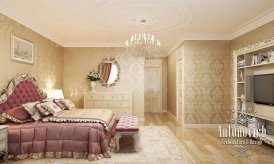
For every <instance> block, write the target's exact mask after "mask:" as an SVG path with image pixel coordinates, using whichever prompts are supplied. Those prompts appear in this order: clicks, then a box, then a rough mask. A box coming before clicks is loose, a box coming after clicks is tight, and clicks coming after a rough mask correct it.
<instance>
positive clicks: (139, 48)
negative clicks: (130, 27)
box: [125, 19, 161, 57]
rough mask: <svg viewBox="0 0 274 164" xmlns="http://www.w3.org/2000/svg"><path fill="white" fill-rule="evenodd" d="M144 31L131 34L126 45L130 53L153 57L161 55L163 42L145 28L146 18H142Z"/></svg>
mask: <svg viewBox="0 0 274 164" xmlns="http://www.w3.org/2000/svg"><path fill="white" fill-rule="evenodd" d="M140 23H141V27H142V31H141V32H139V33H135V34H133V35H131V38H130V39H129V40H126V42H125V46H126V48H127V50H128V51H129V54H131V55H133V56H143V57H151V56H157V55H159V49H160V47H161V42H160V41H159V40H158V39H156V38H155V37H154V35H153V34H150V33H148V32H146V31H145V30H144V25H145V23H146V20H145V19H141V20H140Z"/></svg>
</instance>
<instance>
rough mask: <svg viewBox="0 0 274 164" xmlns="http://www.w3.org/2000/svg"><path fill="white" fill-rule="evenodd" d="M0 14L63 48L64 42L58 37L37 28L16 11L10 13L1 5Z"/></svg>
mask: <svg viewBox="0 0 274 164" xmlns="http://www.w3.org/2000/svg"><path fill="white" fill-rule="evenodd" d="M0 13H2V14H4V15H6V16H7V17H9V18H11V19H13V20H15V21H16V22H18V23H20V24H22V25H24V26H26V27H27V28H29V29H31V30H33V31H35V32H37V33H38V34H41V35H42V36H44V37H46V38H47V39H49V40H51V41H53V42H55V43H56V44H58V45H60V46H63V43H62V41H60V40H59V39H57V38H56V37H54V36H52V35H51V34H49V33H48V32H46V31H44V30H42V29H40V28H37V27H36V26H35V25H34V24H33V23H32V22H31V21H30V20H27V19H25V18H23V17H21V16H20V15H19V14H16V13H15V12H14V11H10V9H8V8H6V7H4V6H3V5H1V4H0Z"/></svg>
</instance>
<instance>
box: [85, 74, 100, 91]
mask: <svg viewBox="0 0 274 164" xmlns="http://www.w3.org/2000/svg"><path fill="white" fill-rule="evenodd" d="M87 79H89V80H90V86H91V91H92V92H96V91H95V87H96V81H99V80H100V74H99V73H98V72H94V71H91V72H89V74H88V75H87Z"/></svg>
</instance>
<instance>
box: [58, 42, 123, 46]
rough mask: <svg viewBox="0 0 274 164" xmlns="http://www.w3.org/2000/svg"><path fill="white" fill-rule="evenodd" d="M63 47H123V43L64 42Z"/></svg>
mask: <svg viewBox="0 0 274 164" xmlns="http://www.w3.org/2000/svg"><path fill="white" fill-rule="evenodd" d="M63 47H124V42H65V43H64V44H63Z"/></svg>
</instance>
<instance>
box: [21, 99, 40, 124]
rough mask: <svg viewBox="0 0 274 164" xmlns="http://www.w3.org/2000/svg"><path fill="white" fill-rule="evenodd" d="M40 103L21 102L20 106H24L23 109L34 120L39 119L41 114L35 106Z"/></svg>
mask: <svg viewBox="0 0 274 164" xmlns="http://www.w3.org/2000/svg"><path fill="white" fill-rule="evenodd" d="M38 103H40V102H39V101H36V102H31V103H26V104H23V105H22V106H23V107H24V108H25V110H26V111H27V112H28V113H29V114H30V116H31V118H32V119H34V120H35V121H38V120H40V119H41V115H40V113H39V111H38V110H37V109H36V108H35V105H36V104H38Z"/></svg>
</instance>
